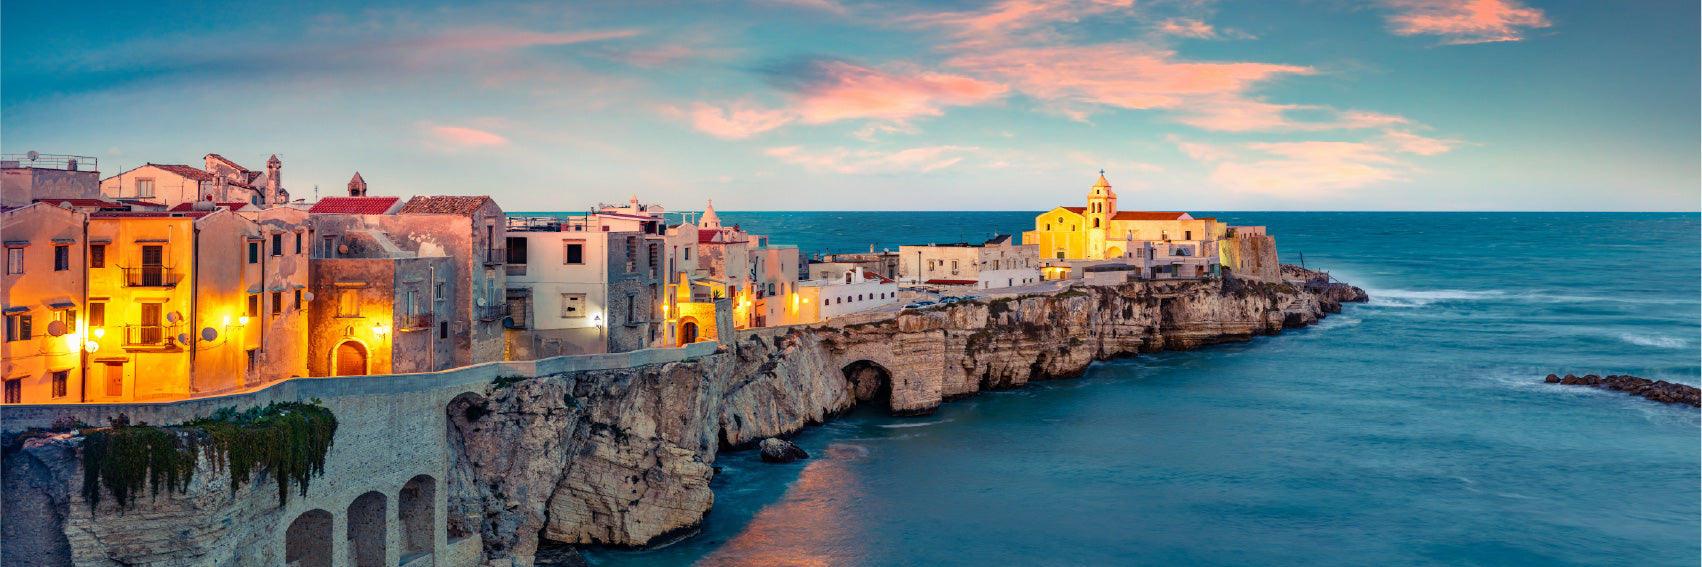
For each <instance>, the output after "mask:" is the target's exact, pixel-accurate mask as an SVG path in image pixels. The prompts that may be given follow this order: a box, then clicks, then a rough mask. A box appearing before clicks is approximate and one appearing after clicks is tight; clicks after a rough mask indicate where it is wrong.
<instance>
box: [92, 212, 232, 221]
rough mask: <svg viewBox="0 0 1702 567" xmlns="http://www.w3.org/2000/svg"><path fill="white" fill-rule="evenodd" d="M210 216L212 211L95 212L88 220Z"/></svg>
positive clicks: (196, 217)
mask: <svg viewBox="0 0 1702 567" xmlns="http://www.w3.org/2000/svg"><path fill="white" fill-rule="evenodd" d="M210 214H213V212H212V211H187V212H182V213H162V212H158V211H150V212H96V213H89V218H103V219H115V218H190V219H198V218H201V217H204V216H207V215H210Z"/></svg>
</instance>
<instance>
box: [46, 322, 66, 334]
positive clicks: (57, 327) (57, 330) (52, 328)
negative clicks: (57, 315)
mask: <svg viewBox="0 0 1702 567" xmlns="http://www.w3.org/2000/svg"><path fill="white" fill-rule="evenodd" d="M47 334H49V335H53V336H55V337H57V336H60V335H63V334H65V322H64V321H54V322H52V323H48V324H47Z"/></svg>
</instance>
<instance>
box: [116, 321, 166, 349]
mask: <svg viewBox="0 0 1702 567" xmlns="http://www.w3.org/2000/svg"><path fill="white" fill-rule="evenodd" d="M171 343H172V339H171V334H170V333H168V332H166V327H165V325H125V326H124V346H153V347H169V346H171Z"/></svg>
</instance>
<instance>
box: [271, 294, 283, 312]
mask: <svg viewBox="0 0 1702 567" xmlns="http://www.w3.org/2000/svg"><path fill="white" fill-rule="evenodd" d="M283 312H284V292H281V291H274V292H272V314H273V315H277V314H279V313H283Z"/></svg>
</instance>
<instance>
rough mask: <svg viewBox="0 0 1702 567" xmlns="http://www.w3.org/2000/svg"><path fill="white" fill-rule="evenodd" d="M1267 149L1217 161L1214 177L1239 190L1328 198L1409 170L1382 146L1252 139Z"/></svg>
mask: <svg viewBox="0 0 1702 567" xmlns="http://www.w3.org/2000/svg"><path fill="white" fill-rule="evenodd" d="M1246 147H1247V148H1249V149H1252V150H1255V151H1259V152H1263V153H1265V154H1268V156H1275V157H1270V158H1269V159H1261V160H1258V161H1253V162H1250V163H1249V162H1241V161H1226V162H1223V163H1220V164H1218V166H1217V168H1216V169H1215V170H1213V171H1212V173H1211V176H1210V178H1211V180H1212V181H1213V182H1215V183H1217V184H1219V185H1222V186H1224V187H1228V188H1230V189H1233V190H1236V191H1242V192H1247V193H1260V194H1266V195H1274V196H1278V197H1285V198H1293V199H1308V200H1315V199H1323V198H1328V197H1332V196H1336V195H1339V194H1341V193H1343V192H1346V191H1349V190H1353V189H1358V188H1362V187H1365V186H1368V185H1372V184H1375V183H1382V182H1388V181H1398V180H1400V179H1401V173H1402V172H1403V171H1404V170H1405V168H1404V167H1403V164H1401V163H1400V162H1399V161H1398V160H1395V159H1394V158H1391V157H1389V156H1387V155H1384V150H1383V148H1380V147H1378V146H1375V145H1372V144H1364V143H1357V142H1282V143H1253V144H1247V145H1246Z"/></svg>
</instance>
